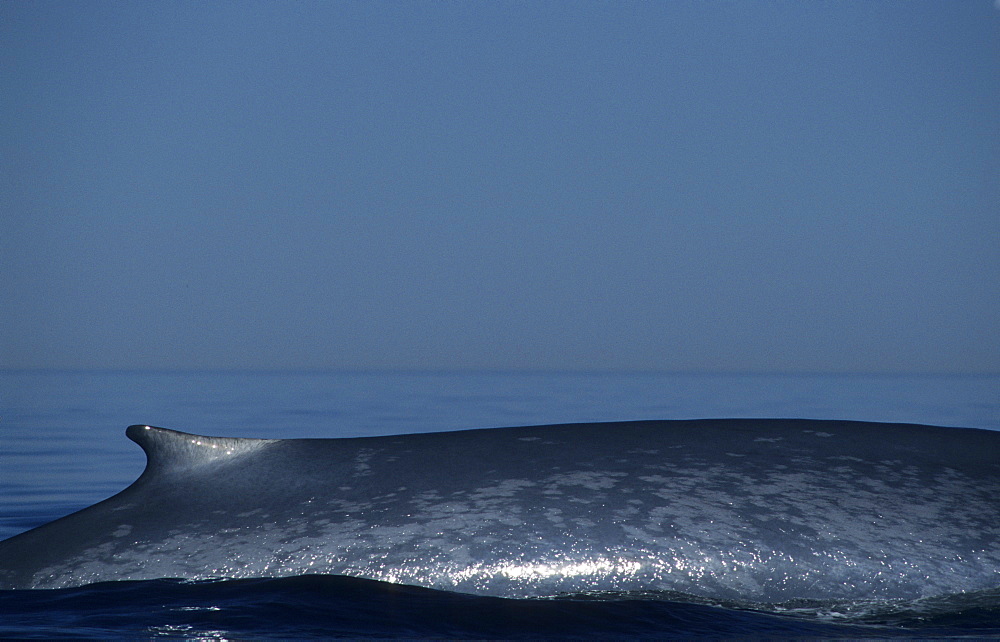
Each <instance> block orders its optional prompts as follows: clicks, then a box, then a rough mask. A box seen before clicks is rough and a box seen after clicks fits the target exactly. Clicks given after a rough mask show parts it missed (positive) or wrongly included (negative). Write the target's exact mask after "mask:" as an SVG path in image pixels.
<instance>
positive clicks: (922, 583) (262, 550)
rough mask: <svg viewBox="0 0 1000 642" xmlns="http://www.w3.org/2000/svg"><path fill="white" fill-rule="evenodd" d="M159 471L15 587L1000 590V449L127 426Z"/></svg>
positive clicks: (689, 426)
mask: <svg viewBox="0 0 1000 642" xmlns="http://www.w3.org/2000/svg"><path fill="white" fill-rule="evenodd" d="M127 434H128V436H129V437H130V438H131V439H133V440H134V441H136V442H137V443H138V444H139V445H140V446H141V447H142V448H143V450H144V451H145V453H146V456H147V466H146V469H145V471H144V472H143V474H142V475H141V476H140V478H139V479H138V480H137V481H136V482H135V483H133V484H132V485H131V486H129V487H128V488H127V489H125V490H124V491H122V492H121V493H119V494H118V495H115V496H114V497H112V498H109V499H107V500H105V501H103V502H100V503H98V504H95V505H94V506H91V507H89V508H86V509H84V510H82V511H79V512H77V513H74V514H73V515H69V516H67V517H64V518H62V519H59V520H56V521H55V522H52V523H50V524H47V525H44V526H41V527H39V528H37V529H34V530H32V531H29V532H27V533H23V534H21V535H18V536H16V537H14V538H11V539H9V540H7V541H5V542H0V587H2V588H54V587H63V586H73V585H79V584H85V583H90V582H96V581H106V580H123V579H152V578H158V577H180V578H189V579H205V578H217V577H267V576H282V575H297V574H304V573H330V574H342V575H353V576H359V577H368V578H372V579H378V580H384V581H391V582H397V583H406V584H414V585H420V586H428V587H433V588H443V589H449V590H458V591H465V592H473V593H483V594H493V595H504V596H516V597H523V596H542V595H554V594H558V593H564V592H588V591H607V590H611V591H631V590H644V591H646V590H665V591H680V592H684V593H689V594H693V595H699V596H706V597H713V598H721V599H751V600H756V601H762V602H775V601H784V600H788V599H793V598H853V597H872V596H876V597H887V598H890V597H920V596H924V595H939V594H944V593H954V592H958V591H967V590H977V589H983V588H993V587H996V586H998V585H1000V500H998V498H1000V462H998V458H997V453H1000V433H995V432H991V431H983V430H971V429H955V428H938V427H931V426H919V425H901V424H872V423H861V422H840V421H813V420H699V421H644V422H618V423H602V424H574V425H558V426H533V427H518V428H503V429H487V430H467V431H459V432H451V433H431V434H414V435H399V436H389V437H367V438H351V439H289V440H263V439H228V438H215V437H201V436H198V435H191V434H187V433H181V432H176V431H172V430H166V429H162V428H155V427H151V426H131V427H129V429H128V430H127Z"/></svg>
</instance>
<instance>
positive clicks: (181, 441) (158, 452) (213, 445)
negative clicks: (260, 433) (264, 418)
mask: <svg viewBox="0 0 1000 642" xmlns="http://www.w3.org/2000/svg"><path fill="white" fill-rule="evenodd" d="M125 435H126V436H127V437H128V438H129V439H131V440H132V441H134V442H135V443H137V444H139V446H140V447H141V448H142V449H143V451H145V453H146V470H145V471H144V473H143V474H144V475H146V474H153V473H167V472H177V471H183V470H190V469H192V468H196V467H198V466H202V465H204V464H208V463H211V462H215V461H218V460H220V459H228V458H231V457H238V456H240V455H244V454H246V453H248V452H252V451H254V450H257V449H258V448H261V447H262V446H265V445H267V444H270V443H273V442H275V441H277V440H276V439H235V438H231V437H204V436H202V435H193V434H190V433H186V432H180V431H177V430H170V429H168V428H157V427H156V426H146V425H135V426H129V427H128V428H127V429H126V430H125Z"/></svg>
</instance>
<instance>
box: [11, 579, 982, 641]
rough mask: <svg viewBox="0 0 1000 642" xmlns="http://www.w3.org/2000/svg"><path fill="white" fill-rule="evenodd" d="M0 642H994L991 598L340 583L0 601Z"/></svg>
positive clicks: (50, 593)
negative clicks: (724, 596)
mask: <svg viewBox="0 0 1000 642" xmlns="http://www.w3.org/2000/svg"><path fill="white" fill-rule="evenodd" d="M0 612H2V613H4V617H3V618H2V620H0V637H56V636H58V637H91V638H93V637H98V638H101V637H130V636H145V637H149V636H153V637H167V638H173V637H178V638H192V637H194V638H206V639H226V638H245V637H253V638H289V637H293V638H330V637H355V638H357V637H383V638H385V637H410V638H427V637H433V638H509V639H516V638H540V637H544V638H577V639H587V638H607V637H609V636H610V637H619V638H621V637H689V636H701V637H707V636H711V637H728V636H739V637H748V636H749V637H767V636H794V637H952V636H970V635H971V636H977V637H989V636H996V635H1000V590H992V591H982V592H978V593H969V594H959V595H952V596H946V597H941V598H933V599H925V600H915V601H911V602H874V601H872V602H859V601H855V602H851V603H848V602H823V601H811V602H805V601H799V602H795V603H786V604H782V605H777V606H765V605H754V604H751V603H735V602H726V603H723V602H717V601H714V602H713V601H708V600H704V599H699V598H696V597H693V596H688V595H683V594H677V593H664V592H657V591H640V592H627V593H612V592H603V593H592V594H578V595H564V596H559V597H557V598H549V599H520V600H518V599H507V598H498V597H484V596H477V595H469V594H463V593H452V592H448V591H438V590H433V589H426V588H419V587H413V586H403V585H398V584H388V583H385V582H378V581H374V580H367V579H359V578H352V577H343V576H323V575H304V576H297V577H287V578H279V579H245V580H214V581H184V580H148V581H129V582H107V583H102V584H93V585H89V586H83V587H78V588H71V589H57V590H42V591H37V590H36V591H2V592H0Z"/></svg>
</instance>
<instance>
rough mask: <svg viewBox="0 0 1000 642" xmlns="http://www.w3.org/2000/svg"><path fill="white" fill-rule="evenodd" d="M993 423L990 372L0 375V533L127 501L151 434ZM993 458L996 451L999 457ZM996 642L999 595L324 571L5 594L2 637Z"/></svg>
mask: <svg viewBox="0 0 1000 642" xmlns="http://www.w3.org/2000/svg"><path fill="white" fill-rule="evenodd" d="M761 416H764V417H807V418H829V419H834V418H835V419H858V420H867V421H899V422H915V423H928V424H936V425H954V426H967V427H980V428H989V429H1000V377H996V376H993V377H926V376H919V377H888V376H886V377H877V376H813V377H804V376H683V375H651V374H642V375H628V374H532V375H521V374H468V373H463V374H392V373H389V374H386V373H366V374H350V373H337V374H260V373H229V374H220V373H174V374H155V373H154V374H149V373H143V374H137V373H17V372H8V373H0V538H6V537H9V536H12V535H14V534H16V533H18V532H21V531H23V530H26V529H28V528H32V527H34V526H37V525H39V524H42V523H45V522H47V521H50V520H52V519H55V518H57V517H60V516H62V515H65V514H67V513H69V512H72V511H74V510H78V509H80V508H83V507H85V506H87V505H90V504H92V503H94V502H96V501H99V500H100V499H103V498H105V497H107V496H109V495H112V494H114V493H115V492H117V491H119V490H121V489H122V488H124V487H125V486H126V485H128V484H129V483H131V481H133V480H134V479H135V478H136V477H137V476H138V474H139V473H140V472H141V471H142V468H143V465H144V458H143V456H142V453H141V452H140V451H139V449H138V448H137V447H136V446H135V444H132V443H131V442H129V441H127V440H126V439H125V438H124V436H123V431H124V428H125V426H126V425H128V424H130V423H151V424H154V425H161V426H165V427H169V428H176V429H178V430H185V431H191V432H197V433H202V434H210V435H218V436H241V437H272V438H291V437H338V436H360V435H378V434H394V433H406V432H427V431H436V430H455V429H461V428H471V427H488V426H506V425H526V424H544V423H565V422H585V421H611V420H623V419H680V418H697V417H761ZM998 456H1000V454H998ZM70 636H75V637H87V638H115V637H119V638H121V637H128V638H135V637H140V638H144V637H150V638H151V637H177V638H186V639H225V638H262V637H273V638H310V637H318V638H326V637H436V638H441V637H452V638H540V637H545V638H551V637H578V638H608V637H619V638H620V637H675V638H676V637H691V636H703V637H850V638H857V637H866V638H872V637H896V638H911V637H973V638H991V637H1000V587H998V588H997V589H996V590H990V591H985V592H979V593H968V594H959V595H952V596H941V597H935V598H928V599H924V600H915V601H908V602H886V601H860V602H857V601H856V602H835V601H825V602H824V601H818V602H808V603H807V602H799V603H794V604H784V605H780V606H765V605H754V604H750V603H733V602H728V603H719V602H706V601H705V600H699V599H695V598H691V597H689V596H683V595H676V594H655V593H643V594H635V593H629V594H617V595H615V594H601V595H586V596H582V595H577V596H565V597H561V598H557V599H544V600H542V599H536V600H508V599H500V598H491V597H480V596H471V595H463V594H458V593H449V592H442V591H433V590H429V589H420V588H414V587H405V586H398V585H392V584H385V583H380V582H373V581H369V580H362V579H356V578H346V577H330V576H325V577H324V576H301V577H289V578H282V579H260V580H230V581H216V582H195V583H192V582H182V581H177V580H156V581H145V582H111V583H105V584H96V585H91V586H84V587H79V588H73V589H61V590H52V591H0V637H4V638H7V637H36V638H51V637H70Z"/></svg>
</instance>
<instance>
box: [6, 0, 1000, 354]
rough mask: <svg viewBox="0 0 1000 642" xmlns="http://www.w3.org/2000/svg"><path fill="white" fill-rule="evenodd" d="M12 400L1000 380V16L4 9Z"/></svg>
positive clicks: (430, 6)
mask: <svg viewBox="0 0 1000 642" xmlns="http://www.w3.org/2000/svg"><path fill="white" fill-rule="evenodd" d="M0 56H2V61H3V62H2V65H0V87H2V88H3V90H2V92H0V109H2V115H3V118H2V119H0V181H2V182H0V209H2V212H3V216H2V220H0V269H2V272H3V275H4V276H3V278H2V279H0V301H2V304H3V307H4V323H3V324H2V325H3V327H2V328H0V367H8V368H22V367H27V368H150V369H164V368H166V369H170V368H268V369H283V368H289V369H309V368H373V369H375V368H407V369H409V368H419V369H424V368H426V369H454V368H457V369H466V368H469V369H528V370H546V369H569V370H577V369H579V370H629V369H637V370H676V371H760V372H766V371H785V372H799V371H809V372H844V371H850V372H856V371H874V372H997V371H1000V341H998V340H997V337H998V336H1000V9H998V8H997V6H995V5H994V3H993V2H990V1H989V0H983V1H976V0H966V1H963V2H952V1H943V0H942V1H940V2H924V1H919V0H916V1H905V2H901V1H888V2H860V1H859V2H821V1H816V2H799V1H797V0H795V1H789V2H743V1H735V2H684V1H680V0H677V1H671V2H660V3H652V2H651V3H637V2H613V3H588V2H525V3H521V2H489V3H478V2H477V3H452V2H433V3H430V2H424V3H421V2H405V3H398V2H378V3H370V2H323V3H311V2H299V3H277V2H275V3H255V2H238V3H229V2H217V3H197V2H169V3H161V2H128V3H120V2H114V3H110V2H86V3H82V2H5V3H0Z"/></svg>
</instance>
